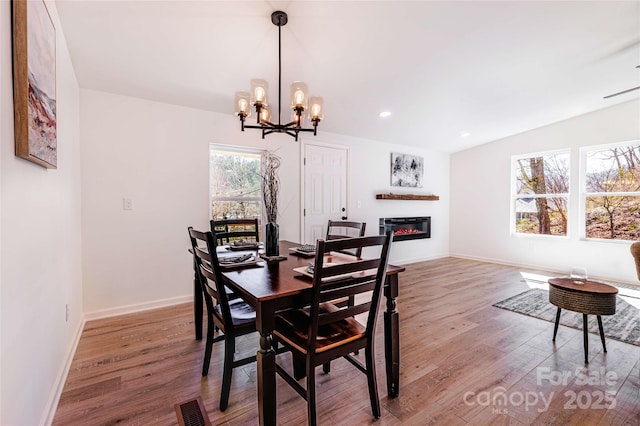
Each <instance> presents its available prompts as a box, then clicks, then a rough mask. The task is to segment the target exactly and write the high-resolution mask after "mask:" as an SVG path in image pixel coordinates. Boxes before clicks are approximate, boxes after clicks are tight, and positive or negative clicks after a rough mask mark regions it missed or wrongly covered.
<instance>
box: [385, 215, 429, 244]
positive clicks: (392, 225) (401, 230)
mask: <svg viewBox="0 0 640 426" xmlns="http://www.w3.org/2000/svg"><path fill="white" fill-rule="evenodd" d="M387 231H393V241H404V240H418V239H421V238H431V216H423V217H386V218H382V217H381V218H380V235H384V234H385V233H386V232H387Z"/></svg>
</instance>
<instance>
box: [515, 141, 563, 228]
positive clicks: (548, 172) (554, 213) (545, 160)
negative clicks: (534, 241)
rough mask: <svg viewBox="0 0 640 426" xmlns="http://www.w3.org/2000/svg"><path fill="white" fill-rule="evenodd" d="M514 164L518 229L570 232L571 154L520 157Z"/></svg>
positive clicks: (516, 226)
mask: <svg viewBox="0 0 640 426" xmlns="http://www.w3.org/2000/svg"><path fill="white" fill-rule="evenodd" d="M514 167H515V178H516V182H515V183H516V186H515V188H516V193H515V194H514V201H515V209H514V210H515V214H516V217H515V232H517V233H524V234H538V235H566V234H567V206H568V194H569V154H568V153H567V152H564V153H557V154H548V155H539V156H531V157H520V158H517V159H515V160H514Z"/></svg>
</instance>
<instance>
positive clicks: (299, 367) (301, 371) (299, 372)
mask: <svg viewBox="0 0 640 426" xmlns="http://www.w3.org/2000/svg"><path fill="white" fill-rule="evenodd" d="M291 362H292V363H293V378H294V379H296V380H300V379H302V378H304V376H306V375H307V371H306V370H305V359H304V358H303V357H300V356H295V355H294V354H293V352H292V353H291Z"/></svg>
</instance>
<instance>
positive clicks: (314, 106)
mask: <svg viewBox="0 0 640 426" xmlns="http://www.w3.org/2000/svg"><path fill="white" fill-rule="evenodd" d="M309 103H311V108H310V109H309V114H308V118H309V119H310V120H322V119H323V118H324V115H323V110H324V101H323V99H322V98H321V97H319V96H311V98H310V99H309Z"/></svg>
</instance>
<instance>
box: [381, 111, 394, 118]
mask: <svg viewBox="0 0 640 426" xmlns="http://www.w3.org/2000/svg"><path fill="white" fill-rule="evenodd" d="M390 115H391V111H382V112H381V113H380V118H385V117H388V116H390Z"/></svg>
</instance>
